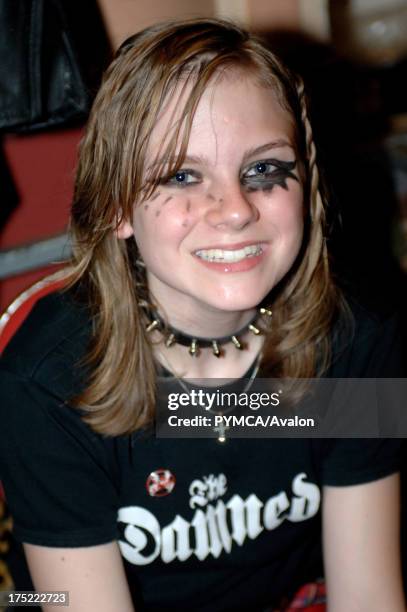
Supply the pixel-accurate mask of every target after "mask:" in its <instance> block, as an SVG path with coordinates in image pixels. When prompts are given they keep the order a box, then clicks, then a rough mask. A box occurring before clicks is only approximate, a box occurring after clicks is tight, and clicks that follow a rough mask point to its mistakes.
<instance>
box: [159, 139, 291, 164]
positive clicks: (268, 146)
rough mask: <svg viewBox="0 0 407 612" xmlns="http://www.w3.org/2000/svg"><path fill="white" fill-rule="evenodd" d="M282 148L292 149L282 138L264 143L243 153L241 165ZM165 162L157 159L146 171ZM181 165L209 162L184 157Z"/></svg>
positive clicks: (201, 157)
mask: <svg viewBox="0 0 407 612" xmlns="http://www.w3.org/2000/svg"><path fill="white" fill-rule="evenodd" d="M283 147H289V148H290V149H294V146H293V145H292V144H291V143H290V142H289V141H288V140H284V139H283V138H280V139H278V140H272V141H271V142H266V143H265V144H263V145H260V146H259V147H253V148H251V149H248V150H247V151H245V153H244V154H243V163H245V162H247V160H248V159H250V158H251V157H254V156H255V155H260V154H261V153H265V152H266V151H271V150H272V149H281V148H283ZM167 161H169V160H168V159H165V158H164V159H158V160H156V161H154V162H153V163H152V164H150V165H149V166H148V168H147V170H149V169H150V168H153V167H154V166H158V165H160V164H164V163H165V162H167ZM183 164H209V160H208V159H207V158H206V157H205V156H202V155H186V156H185V159H184V161H183Z"/></svg>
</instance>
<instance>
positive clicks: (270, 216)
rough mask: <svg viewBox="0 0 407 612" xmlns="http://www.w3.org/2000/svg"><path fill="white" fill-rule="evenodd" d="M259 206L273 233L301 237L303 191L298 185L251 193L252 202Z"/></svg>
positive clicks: (280, 235)
mask: <svg viewBox="0 0 407 612" xmlns="http://www.w3.org/2000/svg"><path fill="white" fill-rule="evenodd" d="M257 198H261V203H260V200H259V201H258V206H259V207H260V206H261V209H260V210H261V211H262V216H263V218H264V220H265V222H266V223H268V224H270V226H271V228H272V230H273V234H274V235H275V236H276V237H277V236H279V237H280V238H284V237H285V238H287V239H289V238H290V237H292V238H297V237H298V236H300V237H302V233H303V229H304V205H303V191H302V188H301V186H300V185H297V186H295V187H294V188H292V189H289V190H287V191H286V190H285V189H282V188H279V187H276V188H273V190H272V191H270V192H268V193H267V192H263V193H262V194H251V199H252V200H253V203H254V204H256V199H257Z"/></svg>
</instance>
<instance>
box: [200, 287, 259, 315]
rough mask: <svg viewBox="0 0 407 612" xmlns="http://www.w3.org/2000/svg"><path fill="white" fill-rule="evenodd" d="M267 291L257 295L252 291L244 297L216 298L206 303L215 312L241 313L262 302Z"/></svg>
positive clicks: (220, 296)
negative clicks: (214, 309) (215, 310)
mask: <svg viewBox="0 0 407 612" xmlns="http://www.w3.org/2000/svg"><path fill="white" fill-rule="evenodd" d="M268 293H269V291H266V292H264V293H263V292H262V293H259V292H258V291H253V292H249V293H246V294H245V295H244V296H232V295H229V296H222V295H221V294H220V295H219V296H217V299H215V300H214V299H211V300H208V301H207V304H208V305H210V306H211V307H212V308H216V309H217V310H222V311H224V312H241V311H245V310H252V309H253V308H257V306H258V305H259V304H260V303H261V302H262V301H263V300H264V298H265V297H266V295H268Z"/></svg>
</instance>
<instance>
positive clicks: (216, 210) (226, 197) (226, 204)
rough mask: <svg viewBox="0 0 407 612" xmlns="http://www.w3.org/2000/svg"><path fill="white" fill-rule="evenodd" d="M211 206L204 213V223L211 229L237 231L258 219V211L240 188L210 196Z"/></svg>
mask: <svg viewBox="0 0 407 612" xmlns="http://www.w3.org/2000/svg"><path fill="white" fill-rule="evenodd" d="M208 197H209V196H208ZM211 199H213V205H212V206H210V207H209V208H208V209H207V211H206V216H205V217H206V221H207V223H208V224H209V225H211V226H212V227H216V228H219V229H223V230H224V229H231V230H234V231H239V230H242V229H244V228H245V227H246V226H247V225H249V224H250V223H253V222H255V221H257V220H258V218H259V211H258V209H257V208H256V206H255V205H254V204H253V203H252V202H250V201H249V199H248V197H247V194H245V193H243V192H242V190H241V189H240V187H231V188H228V189H224V190H222V194H218V195H217V197H216V196H211Z"/></svg>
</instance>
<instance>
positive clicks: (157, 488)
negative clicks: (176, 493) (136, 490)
mask: <svg viewBox="0 0 407 612" xmlns="http://www.w3.org/2000/svg"><path fill="white" fill-rule="evenodd" d="M174 487H175V476H174V474H173V473H172V472H170V470H155V471H154V472H151V474H150V476H149V477H148V478H147V480H146V489H147V492H148V494H149V495H151V497H164V495H169V494H170V493H171V491H172V490H173V488H174Z"/></svg>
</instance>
